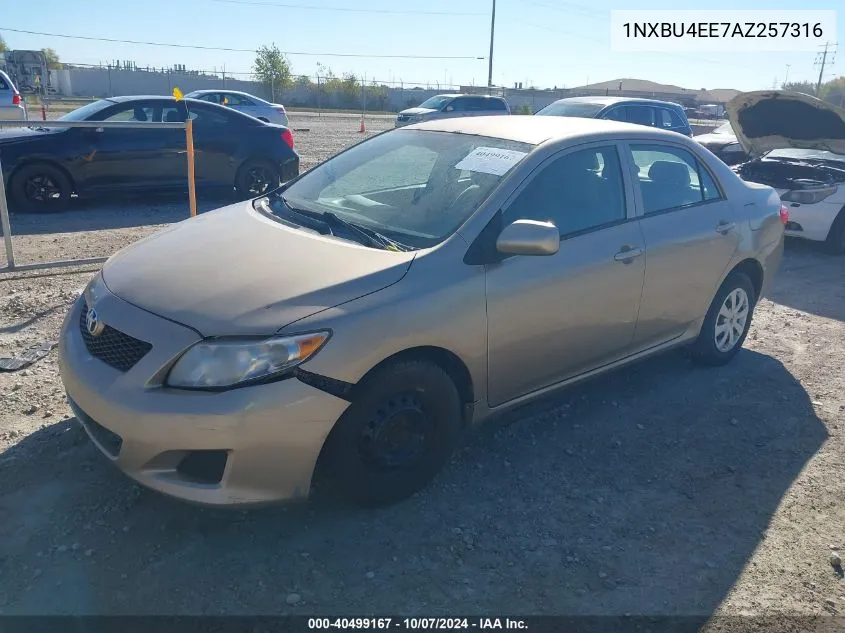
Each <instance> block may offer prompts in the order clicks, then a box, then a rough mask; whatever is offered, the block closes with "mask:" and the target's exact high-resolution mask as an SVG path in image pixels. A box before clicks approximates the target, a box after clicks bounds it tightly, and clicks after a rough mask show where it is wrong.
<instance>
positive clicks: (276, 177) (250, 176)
mask: <svg viewBox="0 0 845 633" xmlns="http://www.w3.org/2000/svg"><path fill="white" fill-rule="evenodd" d="M280 183H281V174H280V173H279V169H278V168H277V167H275V166H274V165H273V164H272V163H270V161H266V160H248V161H247V162H246V163H244V164H243V166H242V167H241V168H240V169H239V170H238V175H237V176H236V177H235V190H236V191H237V192H238V195H239V196H241V197H243V198H257V197H258V196H262V195H264V194H265V193H267V192H268V191H272V190H273V189H275V188H276V187H278V186H279V184H280Z"/></svg>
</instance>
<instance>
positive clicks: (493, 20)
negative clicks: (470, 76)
mask: <svg viewBox="0 0 845 633" xmlns="http://www.w3.org/2000/svg"><path fill="white" fill-rule="evenodd" d="M495 32H496V0H493V12H492V14H491V16H490V57H489V58H488V61H487V92H488V94H492V93H493V35H494V34H495Z"/></svg>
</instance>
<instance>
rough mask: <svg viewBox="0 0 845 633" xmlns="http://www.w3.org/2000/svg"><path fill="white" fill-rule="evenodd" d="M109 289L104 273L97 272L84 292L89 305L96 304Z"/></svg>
mask: <svg viewBox="0 0 845 633" xmlns="http://www.w3.org/2000/svg"><path fill="white" fill-rule="evenodd" d="M108 292H109V290H108V288H106V282H105V281H103V273H102V272H99V273H97V275H96V277H94V278H93V279H92V280H91V281H89V282H88V285H87V286H85V290H84V291H83V294H84V295H85V303H87V304H88V305H89V306H93V305H95V304H96V303H97V302H98V301H99V300H100V299H102V298H103V297H105V296H106V295H107V294H108Z"/></svg>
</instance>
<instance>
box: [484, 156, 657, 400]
mask: <svg viewBox="0 0 845 633" xmlns="http://www.w3.org/2000/svg"><path fill="white" fill-rule="evenodd" d="M619 156H620V155H619V148H618V147H617V145H615V144H604V145H595V146H592V145H591V146H586V147H585V146H580V147H579V148H577V149H572V150H566V151H565V152H563V153H561V154H558V155H556V156H554V157H552V158H550V159H549V160H548V161H546V162H544V163H543V165H541V166H540V167H539V168H538V169H537V170H536V171H535V172H534V174H532V176H531V177H530V178H529V180H528V181H527V182H526V183H524V184H523V185H521V187H520V189H519V190H517V192H515V195H514V196H513V197H512V199H511V201H510V202H509V203H508V205H507V206H506V208H505V209H504V211H503V222H502V224H503V225H507V224H509V223H511V222H513V221H515V220H519V219H531V220H541V221H552V222H554V223H555V225H556V226H557V227H558V229H559V230H560V233H561V244H560V250H559V252H558V253H557V254H555V255H552V256H549V257H527V256H511V257H508V258H506V259H504V260H503V261H501V262H499V263H496V264H491V265H489V266H488V268H487V314H488V393H489V404H490V405H491V406H498V405H500V404H503V403H505V402H508V401H509V400H512V399H514V398H518V397H520V396H522V395H525V394H527V393H530V392H532V391H535V390H537V389H540V388H542V387H545V386H548V385H552V384H554V383H556V382H559V381H562V380H565V379H567V378H570V377H573V376H576V375H578V374H580V373H583V372H586V371H589V370H590V369H593V368H596V367H599V366H601V365H604V364H607V363H610V362H613V361H614V360H617V359H620V358H622V357H624V356H625V355H627V353H628V351H629V349H630V346H631V342H632V340H633V336H634V329H635V325H636V321H637V311H638V308H639V303H640V291H641V289H642V283H643V275H644V260H645V257H644V255H645V252H644V250H645V245H644V242H643V239H642V235H641V232H640V228H639V223H638V221H637V220H636V218H635V217H634V208H633V204H629V203H630V201H631V193H632V189H631V188H630V186H626V184H625V179H624V178H623V174H622V169H621V166H620V165H621V162H620V157H619Z"/></svg>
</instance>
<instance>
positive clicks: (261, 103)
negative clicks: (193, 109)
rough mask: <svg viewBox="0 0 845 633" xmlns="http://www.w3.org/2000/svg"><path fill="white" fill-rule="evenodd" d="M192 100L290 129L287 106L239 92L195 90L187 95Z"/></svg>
mask: <svg viewBox="0 0 845 633" xmlns="http://www.w3.org/2000/svg"><path fill="white" fill-rule="evenodd" d="M185 96H186V97H189V98H191V99H201V100H202V101H209V102H211V103H217V104H220V105H224V106H227V107H229V108H232V109H233V110H237V111H239V112H243V113H244V114H248V115H250V116H254V117H255V118H256V119H258V120H260V121H265V122H267V123H276V124H278V125H284V126H285V127H289V122H288V114H287V111H286V110H285V106H283V105H282V104H280V103H270V102H269V101H265V100H264V99H262V98H261V97H256V96H255V95H251V94H249V93H246V92H239V91H237V90H194V91H193V92H189V93H188V94H186V95H185Z"/></svg>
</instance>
